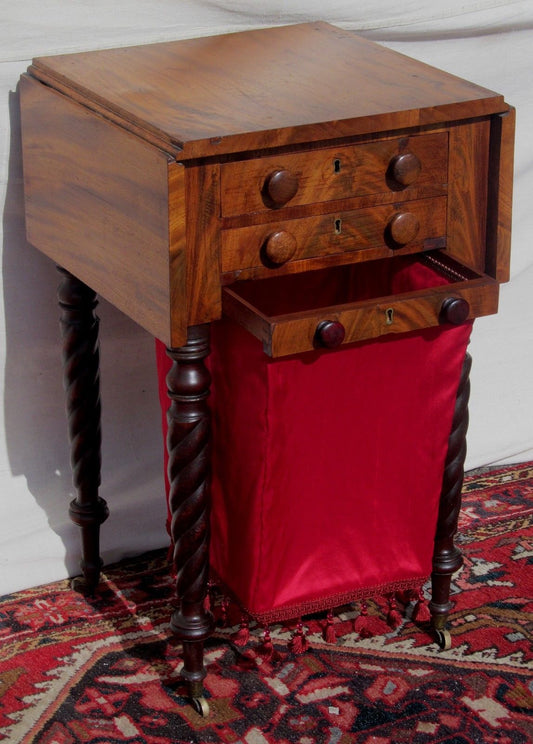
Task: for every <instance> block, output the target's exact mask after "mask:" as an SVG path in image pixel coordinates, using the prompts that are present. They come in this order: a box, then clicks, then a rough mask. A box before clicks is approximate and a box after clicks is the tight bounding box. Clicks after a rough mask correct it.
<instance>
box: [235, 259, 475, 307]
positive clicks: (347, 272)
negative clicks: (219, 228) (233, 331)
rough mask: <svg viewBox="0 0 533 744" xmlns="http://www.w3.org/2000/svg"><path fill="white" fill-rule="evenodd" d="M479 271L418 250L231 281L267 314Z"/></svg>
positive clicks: (411, 288)
mask: <svg viewBox="0 0 533 744" xmlns="http://www.w3.org/2000/svg"><path fill="white" fill-rule="evenodd" d="M479 276H480V275H479V274H476V273H475V272H474V271H472V270H470V269H468V268H466V267H464V266H462V265H461V264H458V263H457V262H456V261H453V260H452V259H450V258H449V257H447V256H445V255H444V254H440V253H439V254H438V255H437V254H417V255H414V256H413V255H409V256H395V257H393V258H388V259H379V260H376V261H367V262H364V263H356V264H352V265H350V266H335V267H332V268H327V269H320V270H317V271H309V272H306V273H303V274H288V275H285V276H280V277H276V278H274V279H260V280H257V281H244V282H239V283H236V284H233V285H232V286H231V288H230V291H231V292H233V293H235V294H236V295H238V296H239V297H240V298H241V299H242V300H244V301H245V302H246V303H249V304H250V305H253V306H254V308H255V309H256V311H258V312H259V313H260V314H262V315H264V316H265V317H270V318H274V317H277V316H284V315H291V314H295V313H298V314H300V313H305V312H308V311H315V310H316V309H319V308H328V307H333V306H338V305H346V304H353V303H358V302H363V301H368V300H378V299H384V298H387V297H390V296H391V295H395V296H396V295H402V294H405V293H410V292H415V291H417V290H423V289H428V288H431V287H438V286H442V285H446V284H453V283H455V282H464V281H468V280H472V279H476V278H478V277H479Z"/></svg>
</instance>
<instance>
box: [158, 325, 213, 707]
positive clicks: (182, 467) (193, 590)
mask: <svg viewBox="0 0 533 744" xmlns="http://www.w3.org/2000/svg"><path fill="white" fill-rule="evenodd" d="M167 354H168V355H169V357H170V358H171V359H172V360H173V365H172V368H171V370H170V372H169V374H168V376H167V387H168V395H169V398H170V401H171V403H170V408H169V410H168V414H167V417H168V437H167V448H168V455H169V462H168V474H169V482H170V496H169V499H170V512H171V535H172V541H173V543H174V563H175V566H176V573H177V579H176V594H177V597H178V600H179V609H177V610H176V611H175V612H174V614H173V615H172V619H171V628H172V630H173V632H174V633H175V634H176V636H177V637H178V638H179V639H180V640H181V641H182V643H183V662H184V667H183V671H182V676H183V677H184V679H185V680H186V682H187V684H188V687H189V694H190V695H191V697H192V698H193V699H194V700H199V699H201V695H202V689H203V687H202V682H203V679H204V677H205V674H206V672H205V668H204V664H203V648H204V641H205V639H206V638H208V637H209V636H210V635H211V633H212V631H213V628H214V623H213V618H212V615H211V614H210V613H209V612H207V611H206V610H205V609H204V599H205V596H206V594H207V579H208V571H209V511H210V493H209V474H210V413H209V407H208V405H207V398H208V396H209V386H210V382H211V377H210V374H209V371H208V370H207V368H206V366H205V364H204V359H205V358H206V357H207V356H208V354H209V326H208V325H200V326H194V327H192V328H189V332H188V340H187V344H186V345H185V346H183V347H181V348H177V349H168V350H167Z"/></svg>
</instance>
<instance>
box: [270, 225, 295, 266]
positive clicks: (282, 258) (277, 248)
mask: <svg viewBox="0 0 533 744" xmlns="http://www.w3.org/2000/svg"><path fill="white" fill-rule="evenodd" d="M296 247H297V243H296V238H295V237H294V235H293V234H292V233H290V232H287V230H278V232H274V233H272V234H271V235H269V236H268V238H267V239H266V240H265V242H264V244H263V254H264V255H263V258H264V259H265V263H272V264H275V265H276V266H280V265H281V264H284V263H285V262H286V261H289V260H290V259H291V258H292V257H293V256H294V254H295V252H296Z"/></svg>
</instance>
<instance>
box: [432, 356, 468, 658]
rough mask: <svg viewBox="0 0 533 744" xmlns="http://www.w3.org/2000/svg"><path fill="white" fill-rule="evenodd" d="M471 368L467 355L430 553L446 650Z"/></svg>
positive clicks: (435, 617)
mask: <svg viewBox="0 0 533 744" xmlns="http://www.w3.org/2000/svg"><path fill="white" fill-rule="evenodd" d="M471 366H472V358H471V356H470V354H466V356H465V360H464V362H463V368H462V370H461V378H460V381H459V388H458V390H457V398H456V402H455V410H454V415H453V422H452V429H451V433H450V437H449V440H448V452H447V455H446V461H445V464H444V477H443V481H442V491H441V496H440V503H439V516H438V520H437V531H436V535H435V547H434V551H433V572H432V575H431V581H432V599H431V602H430V605H429V609H430V612H431V620H432V624H433V627H434V629H435V631H436V632H437V636H438V639H439V642H440V643H441V645H442V646H444V647H448V645H449V642H450V641H449V636H448V634H447V631H446V622H447V620H448V614H449V612H450V610H451V609H452V607H453V603H452V602H451V601H450V584H451V579H452V575H453V574H454V573H455V571H457V570H458V569H459V568H461V566H462V565H463V557H462V555H461V552H460V551H459V549H458V548H457V547H456V546H455V545H454V541H453V538H454V535H455V533H456V532H457V520H458V518H459V510H460V508H461V489H462V487H463V476H464V462H465V457H466V432H467V429H468V399H469V396H470V379H469V375H470V368H471Z"/></svg>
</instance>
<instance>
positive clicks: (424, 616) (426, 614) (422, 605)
mask: <svg viewBox="0 0 533 744" xmlns="http://www.w3.org/2000/svg"><path fill="white" fill-rule="evenodd" d="M412 617H413V620H415V621H416V622H419V623H428V622H429V621H430V620H431V613H430V611H429V607H428V603H427V600H426V598H425V597H424V593H423V591H422V588H420V590H419V592H418V597H417V600H416V604H415V606H414V609H413V616H412Z"/></svg>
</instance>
